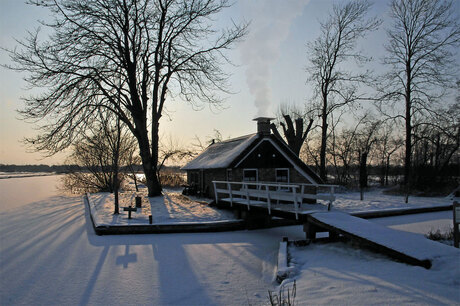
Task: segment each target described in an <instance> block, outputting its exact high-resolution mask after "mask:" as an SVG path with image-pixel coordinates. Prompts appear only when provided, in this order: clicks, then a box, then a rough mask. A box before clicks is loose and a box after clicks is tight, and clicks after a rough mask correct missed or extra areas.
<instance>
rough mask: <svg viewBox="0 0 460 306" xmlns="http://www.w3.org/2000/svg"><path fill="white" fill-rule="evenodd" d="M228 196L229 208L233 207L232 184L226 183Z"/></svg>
mask: <svg viewBox="0 0 460 306" xmlns="http://www.w3.org/2000/svg"><path fill="white" fill-rule="evenodd" d="M227 189H228V194H229V195H230V207H233V194H232V184H231V183H230V182H227Z"/></svg>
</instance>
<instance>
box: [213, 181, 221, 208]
mask: <svg viewBox="0 0 460 306" xmlns="http://www.w3.org/2000/svg"><path fill="white" fill-rule="evenodd" d="M212 184H213V186H214V195H215V197H216V204H218V203H219V196H218V195H217V188H216V182H215V181H213V182H212Z"/></svg>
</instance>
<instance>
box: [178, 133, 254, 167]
mask: <svg viewBox="0 0 460 306" xmlns="http://www.w3.org/2000/svg"><path fill="white" fill-rule="evenodd" d="M256 139H258V134H250V135H246V136H241V137H238V138H233V139H229V140H226V141H222V142H217V143H214V144H212V145H210V146H209V147H208V148H207V149H206V150H204V151H203V152H202V153H201V154H200V155H198V156H197V157H196V158H195V159H194V160H192V161H191V162H189V163H188V164H187V165H185V166H184V167H183V168H182V169H183V170H194V169H214V168H226V167H228V166H230V164H231V163H232V161H233V160H234V159H235V158H237V157H238V156H239V155H240V154H241V153H242V152H243V151H244V150H245V149H246V148H248V147H249V146H250V145H251V144H252V143H253V142H254V141H255V140H256Z"/></svg>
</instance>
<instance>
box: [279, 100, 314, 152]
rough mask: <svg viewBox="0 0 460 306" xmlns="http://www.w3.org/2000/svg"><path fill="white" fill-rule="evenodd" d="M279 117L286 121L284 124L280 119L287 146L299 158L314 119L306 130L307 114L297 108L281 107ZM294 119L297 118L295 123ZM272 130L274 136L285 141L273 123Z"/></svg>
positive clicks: (310, 120)
mask: <svg viewBox="0 0 460 306" xmlns="http://www.w3.org/2000/svg"><path fill="white" fill-rule="evenodd" d="M278 117H282V118H283V120H284V122H283V121H282V120H281V119H278V121H279V125H280V126H281V128H282V130H283V136H284V139H285V140H286V142H287V145H288V146H289V148H291V150H292V151H293V152H294V153H295V154H296V155H297V156H299V155H300V150H301V149H302V146H303V144H304V143H305V140H306V139H307V137H308V133H309V132H310V130H311V128H312V125H313V119H309V123H308V125H307V127H306V128H305V129H304V122H305V119H306V117H307V116H306V114H302V112H300V111H299V110H298V109H296V108H295V107H290V106H287V105H284V106H281V107H280V110H279V116H278ZM293 118H295V119H294V121H292V119H293ZM270 128H271V130H272V132H273V134H275V135H276V136H278V137H279V138H280V139H283V137H282V136H281V134H280V132H279V131H278V128H277V127H276V124H275V123H272V124H271V125H270Z"/></svg>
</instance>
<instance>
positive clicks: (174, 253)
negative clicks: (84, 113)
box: [0, 176, 452, 305]
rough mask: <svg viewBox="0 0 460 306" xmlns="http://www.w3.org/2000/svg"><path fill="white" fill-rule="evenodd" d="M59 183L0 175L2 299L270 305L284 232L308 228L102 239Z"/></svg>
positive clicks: (415, 222) (421, 221)
mask: <svg viewBox="0 0 460 306" xmlns="http://www.w3.org/2000/svg"><path fill="white" fill-rule="evenodd" d="M58 181H59V176H48V177H37V178H14V179H5V180H0V188H1V189H0V192H1V207H0V252H1V253H0V254H1V255H0V274H1V281H0V301H1V302H0V304H2V305H45V304H46V305H86V304H98V305H117V304H131V305H135V304H149V305H152V304H153V305H248V304H251V305H260V304H267V301H268V300H267V290H269V289H273V288H274V286H275V284H274V283H273V277H274V270H275V265H276V261H277V258H276V257H277V252H278V248H279V241H280V240H281V237H283V236H289V238H290V239H292V240H295V239H303V238H304V233H303V231H302V227H301V226H291V227H280V228H274V229H267V230H254V231H237V232H225V233H198V234H159V235H124V236H96V235H95V234H94V231H93V229H92V227H91V223H90V219H89V214H88V209H87V207H86V206H85V205H83V200H82V198H81V197H79V196H64V195H61V194H60V193H59V191H58V190H57V189H56V187H55V186H56V185H57V183H58ZM451 214H452V213H451V212H440V213H433V214H423V215H415V216H406V217H393V218H385V219H380V220H377V222H379V223H383V224H385V225H388V226H391V227H398V228H399V229H403V230H409V231H415V232H422V233H424V232H427V231H429V230H430V229H431V228H432V227H433V226H436V227H438V226H446V225H447V226H448V224H449V222H451ZM319 248H320V252H323V253H322V254H327V252H328V251H331V250H333V249H331V248H330V247H329V246H327V245H324V246H323V247H319ZM322 248H324V250H321V249H322ZM307 252H308V250H307ZM347 252H348V253H349V251H347ZM315 254H316V253H315ZM366 254H369V255H366V256H367V257H366V260H365V261H364V262H363V263H360V264H363V266H362V267H361V266H359V267H361V268H359V269H362V270H363V271H365V270H368V267H372V266H373V265H374V264H375V261H377V262H379V263H380V264H381V265H382V262H383V267H382V268H383V269H384V268H385V265H386V264H385V263H388V264H390V265H393V266H395V265H396V266H395V268H394V269H399V270H401V271H403V272H404V273H406V272H405V271H406V269H407V273H409V274H411V275H412V274H413V275H414V277H413V278H414V279H417V278H416V275H417V273H419V272H418V271H419V270H418V269H419V267H418V268H417V267H415V268H414V267H410V266H407V265H404V264H400V263H394V262H392V261H391V260H389V259H387V258H382V256H381V255H378V254H373V253H366ZM356 264H358V263H356ZM359 269H357V271H359ZM420 269H423V268H420ZM354 273H358V272H354ZM322 277H323V279H324V281H325V282H327V283H328V284H329V285H330V286H332V285H333V284H334V283H336V282H338V281H339V280H340V278H341V276H340V275H331V276H327V274H325V275H323V276H322ZM357 277H358V276H357ZM379 284H380V283H379ZM357 285H359V283H358V284H357ZM378 286H380V285H378ZM414 286H415V287H416V285H414V284H408V286H407V288H409V289H408V291H407V292H406V291H405V292H400V293H398V292H394V291H393V290H390V289H386V288H385V286H383V287H378V290H379V292H380V296H381V297H383V299H382V300H384V301H386V302H387V303H391V301H398V298H401V297H403V296H407V294H408V292H412V291H411V290H412V289H413V288H414ZM316 294H317V295H318V294H320V291H318V292H317V293H316ZM325 294H326V293H325ZM337 294H338V293H337ZM366 294H368V296H367V295H364V296H363V297H362V300H361V301H369V302H370V303H371V302H372V301H377V300H374V299H373V296H372V294H373V293H372V292H370V293H366ZM433 294H434V295H436V293H433ZM336 298H339V299H340V296H336ZM414 298H415V297H414ZM316 301H317V302H321V301H322V300H321V299H318V300H316ZM413 301H415V302H417V301H420V300H418V299H416V298H415V299H414V300H413Z"/></svg>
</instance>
